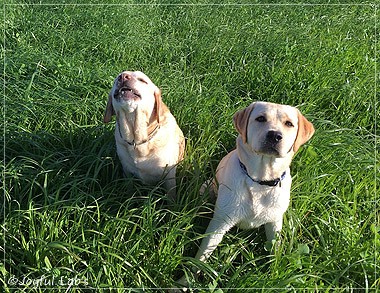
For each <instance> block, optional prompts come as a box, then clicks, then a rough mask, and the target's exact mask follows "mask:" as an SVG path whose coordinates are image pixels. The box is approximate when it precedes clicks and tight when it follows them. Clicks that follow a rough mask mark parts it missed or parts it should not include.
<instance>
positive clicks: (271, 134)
mask: <svg viewBox="0 0 380 293" xmlns="http://www.w3.org/2000/svg"><path fill="white" fill-rule="evenodd" d="M267 140H268V141H269V142H271V143H278V142H279V141H281V140H282V133H281V132H279V131H274V130H271V131H268V133H267Z"/></svg>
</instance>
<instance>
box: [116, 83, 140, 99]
mask: <svg viewBox="0 0 380 293" xmlns="http://www.w3.org/2000/svg"><path fill="white" fill-rule="evenodd" d="M114 98H115V99H117V100H119V99H123V100H139V99H141V95H140V94H139V93H138V92H136V91H135V90H134V89H132V88H130V87H128V86H123V87H121V88H120V89H119V90H116V91H115V94H114Z"/></svg>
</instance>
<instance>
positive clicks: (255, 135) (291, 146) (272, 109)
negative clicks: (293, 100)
mask: <svg viewBox="0 0 380 293" xmlns="http://www.w3.org/2000/svg"><path fill="white" fill-rule="evenodd" d="M234 124H235V127H236V129H237V130H238V132H239V134H240V135H241V139H242V141H243V143H244V144H248V145H249V147H250V148H251V150H252V151H253V152H255V153H257V154H261V155H267V156H273V157H279V158H283V157H286V156H287V155H288V154H290V153H292V154H293V153H295V152H296V151H297V150H298V149H299V147H300V146H301V145H302V144H304V143H305V142H307V141H308V140H309V139H310V138H311V137H312V136H313V134H314V127H313V125H312V124H311V123H310V122H309V121H308V120H307V119H306V118H305V117H304V116H303V115H302V114H301V112H300V111H299V110H298V109H296V108H294V107H291V106H288V105H280V104H273V103H266V102H255V103H252V104H251V105H249V106H248V107H247V108H245V109H243V110H240V111H238V112H237V113H236V114H235V115H234Z"/></svg>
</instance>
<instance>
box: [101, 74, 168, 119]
mask: <svg viewBox="0 0 380 293" xmlns="http://www.w3.org/2000/svg"><path fill="white" fill-rule="evenodd" d="M161 103H162V100H161V91H160V89H159V88H158V87H157V86H156V85H155V84H154V83H153V82H152V81H151V80H150V79H149V77H148V76H146V75H145V74H144V73H142V72H141V71H123V72H122V73H120V74H119V75H118V76H117V77H116V79H115V81H114V83H113V87H112V89H111V92H110V93H109V96H108V102H107V107H106V111H105V114H104V122H105V123H108V122H109V121H111V117H112V115H113V114H115V113H116V114H117V113H118V112H119V111H125V112H126V113H132V112H135V111H136V110H137V109H141V110H142V111H145V112H146V113H147V115H150V114H151V113H153V112H154V110H155V114H156V115H157V117H156V119H157V121H158V122H160V109H161Z"/></svg>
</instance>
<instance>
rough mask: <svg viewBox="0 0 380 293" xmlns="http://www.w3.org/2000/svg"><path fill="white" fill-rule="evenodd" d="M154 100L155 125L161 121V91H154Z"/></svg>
mask: <svg viewBox="0 0 380 293" xmlns="http://www.w3.org/2000/svg"><path fill="white" fill-rule="evenodd" d="M154 99H155V101H156V103H155V107H156V116H157V117H156V119H157V123H160V119H161V117H160V116H161V115H162V113H161V111H162V98H161V90H160V89H159V88H158V87H157V88H156V90H155V91H154Z"/></svg>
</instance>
